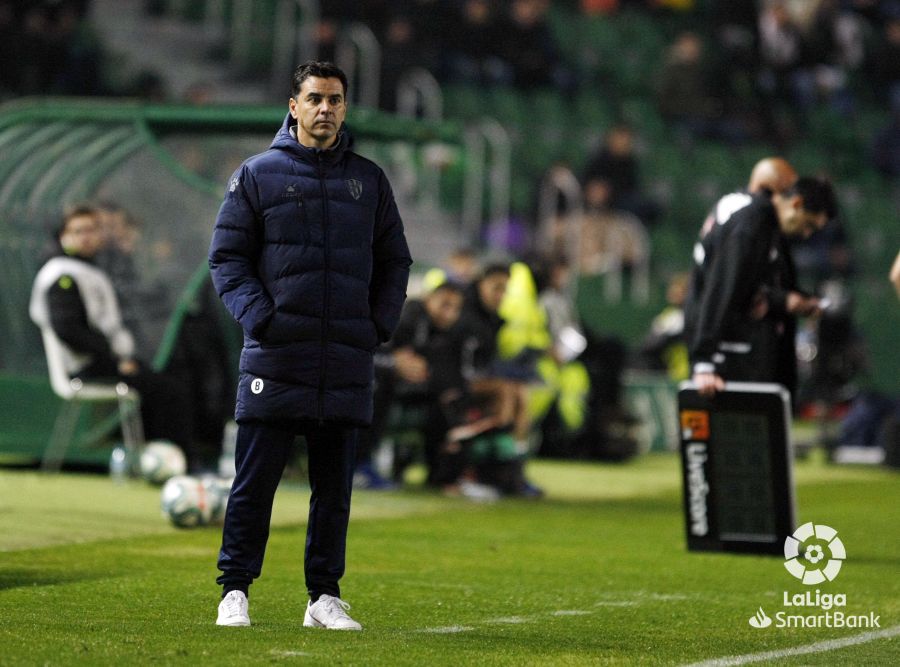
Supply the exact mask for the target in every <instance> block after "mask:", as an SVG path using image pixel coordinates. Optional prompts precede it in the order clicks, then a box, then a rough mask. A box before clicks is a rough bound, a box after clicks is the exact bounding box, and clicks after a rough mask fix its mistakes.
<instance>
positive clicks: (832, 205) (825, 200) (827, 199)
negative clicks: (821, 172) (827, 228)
mask: <svg viewBox="0 0 900 667" xmlns="http://www.w3.org/2000/svg"><path fill="white" fill-rule="evenodd" d="M784 195H785V196H787V197H793V196H794V195H800V197H802V198H803V208H804V210H806V211H808V212H809V213H824V214H825V215H827V216H828V219H829V220H832V219H834V218H836V217H837V213H838V205H837V195H835V193H834V186H833V185H832V184H831V183H830V182H829V181H827V180H825V179H824V178H817V177H813V176H801V177H800V178H798V179H797V182H796V183H794V185H792V186H791V187H790V188H788V190H787V192H785V193H784Z"/></svg>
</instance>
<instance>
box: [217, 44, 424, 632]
mask: <svg viewBox="0 0 900 667" xmlns="http://www.w3.org/2000/svg"><path fill="white" fill-rule="evenodd" d="M346 94H347V78H346V76H345V75H344V73H343V72H342V71H341V70H340V69H338V68H337V67H335V66H334V65H332V64H331V63H322V62H314V61H311V62H307V63H305V64H303V65H301V66H300V67H298V68H297V69H296V70H295V71H294V74H293V78H292V89H291V95H292V96H291V99H290V100H289V109H290V113H289V114H288V116H287V117H286V118H285V122H284V125H283V126H282V128H281V129H280V130H279V132H278V133H277V134H276V136H275V139H274V141H273V142H272V145H271V147H270V148H269V150H268V151H266V152H264V153H261V154H259V155H256V156H254V157H251V158H249V159H248V160H246V161H245V162H244V163H243V164H242V165H241V166H240V168H239V169H238V170H237V171H236V172H235V173H234V176H233V177H232V178H231V180H230V182H229V184H228V188H227V192H226V194H225V201H224V202H223V204H222V207H221V209H220V210H219V215H218V218H217V219H216V226H215V231H214V232H213V239H212V245H211V247H210V252H209V264H210V269H211V271H212V277H213V283H214V284H215V287H216V290H217V292H218V293H219V296H220V297H221V298H222V301H223V302H224V303H225V306H226V307H227V308H228V310H229V311H230V312H231V314H232V315H233V316H234V317H235V319H236V320H237V321H238V322H239V323H240V324H241V326H242V327H243V329H244V349H243V351H242V353H241V361H240V380H239V383H238V395H237V408H236V415H235V416H236V419H237V421H238V424H239V428H238V436H237V449H236V459H235V463H236V467H237V476H236V477H235V480H234V484H233V486H232V491H231V496H230V498H229V500H228V509H227V512H226V516H225V528H224V532H223V539H222V549H221V551H220V554H219V561H218V567H219V569H220V570H221V571H222V575H221V576H219V578H218V579H217V582H218V583H219V584H221V585H222V586H223V595H222V602H221V604H220V605H219V616H218V619H217V621H216V623H217V624H218V625H232V626H234V625H249V624H250V618H249V615H248V611H247V594H248V588H249V585H250V583H251V582H252V581H253V580H254V579H255V578H256V577H258V576H259V574H260V571H261V568H262V561H263V556H264V553H265V547H266V540H267V538H268V534H269V522H270V518H271V510H272V501H273V498H274V494H275V489H276V487H277V486H278V482H279V480H280V478H281V474H282V472H283V469H284V465H285V462H286V457H287V455H288V452H289V450H290V446H291V444H292V442H293V440H294V437H295V436H296V435H298V434H302V435H304V436H305V437H306V441H307V444H308V451H309V481H310V487H311V490H312V496H311V498H310V510H309V523H308V525H307V536H306V554H305V560H304V570H305V574H306V586H307V589H308V592H309V597H310V601H309V603H308V604H307V608H306V614H305V618H304V621H303V624H304V625H305V626H307V627H325V628H330V629H348V630H360V629H361V626H360V624H359V623H357V622H356V621H354V620H353V619H352V618H350V617H349V616H348V615H347V613H346V610H347V609H349V605H347V604H346V603H345V602H343V601H342V600H341V597H340V588H339V586H338V581H339V579H340V578H341V576H342V575H343V573H344V553H345V546H346V535H347V522H348V519H349V514H350V490H351V485H352V477H353V465H354V450H355V447H356V442H357V430H358V427H361V426H366V425H368V424H369V423H370V422H371V421H372V400H373V377H374V371H373V363H372V352H373V350H374V349H375V348H376V347H377V346H378V345H379V344H380V343H383V342H385V341H387V340H388V339H389V338H390V337H391V334H392V333H393V331H394V328H395V326H396V325H397V321H398V319H399V317H400V311H401V309H402V307H403V302H404V300H405V298H406V285H407V280H408V278H409V266H410V264H411V263H412V259H411V258H410V255H409V248H408V246H407V243H406V238H405V236H404V233H403V224H402V222H401V220H400V215H399V213H398V211H397V206H396V204H395V203H394V197H393V194H392V192H391V187H390V184H389V183H388V181H387V178H386V177H385V175H384V172H383V171H382V170H381V169H380V168H379V167H378V166H377V165H375V164H374V163H373V162H371V161H369V160H367V159H365V158H363V157H361V156H359V155H357V154H356V153H354V152H352V151H351V150H350V145H351V137H350V135H349V132H348V131H347V130H346V128H345V127H344V125H343V121H344V116H345V115H346V110H347V105H346Z"/></svg>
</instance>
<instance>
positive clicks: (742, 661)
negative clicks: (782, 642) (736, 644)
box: [686, 625, 900, 667]
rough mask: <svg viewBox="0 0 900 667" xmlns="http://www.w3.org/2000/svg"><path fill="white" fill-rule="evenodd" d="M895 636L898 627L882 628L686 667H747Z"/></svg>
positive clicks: (898, 632) (695, 663) (697, 663)
mask: <svg viewBox="0 0 900 667" xmlns="http://www.w3.org/2000/svg"><path fill="white" fill-rule="evenodd" d="M897 635H900V625H895V626H893V627H890V628H884V629H883V630H875V631H873V632H863V633H862V634H860V635H852V636H850V637H842V638H840V639H827V640H825V641H821V642H816V643H815V644H807V645H806V646H797V647H794V648H785V649H780V650H777V651H764V652H762V653H747V654H746V655H730V656H726V657H724V658H713V659H712V660H704V661H703V662H694V663H691V664H690V665H687V666H686V667H731V666H732V665H749V664H750V663H751V662H762V661H763V660H777V659H779V658H788V657H790V656H794V655H806V654H808V653H824V652H825V651H835V650H837V649H839V648H844V647H846V646H855V645H856V644H865V643H867V642H872V641H875V640H877V639H889V638H891V637H896V636H897Z"/></svg>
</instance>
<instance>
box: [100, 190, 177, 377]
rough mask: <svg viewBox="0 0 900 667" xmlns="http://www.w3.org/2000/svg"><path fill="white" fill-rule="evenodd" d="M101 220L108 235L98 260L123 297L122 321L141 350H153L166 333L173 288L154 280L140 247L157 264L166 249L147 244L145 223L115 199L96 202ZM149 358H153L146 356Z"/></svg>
mask: <svg viewBox="0 0 900 667" xmlns="http://www.w3.org/2000/svg"><path fill="white" fill-rule="evenodd" d="M96 215H97V220H98V222H99V224H100V230H101V232H102V234H103V237H104V244H103V247H102V249H101V250H100V251H99V252H98V253H97V256H96V258H95V263H96V264H97V266H98V267H100V269H102V270H103V271H104V272H106V274H107V275H108V276H109V278H110V280H111V281H112V283H113V286H114V287H115V290H116V296H117V297H118V298H119V304H120V307H121V311H122V320H123V321H124V323H125V326H126V327H127V328H128V329H129V330H130V331H131V332H132V334H133V335H134V336H135V337H136V339H137V342H138V349H140V350H142V351H144V353H152V349H153V346H154V344H155V343H157V342H158V341H159V340H160V338H161V336H162V329H163V328H164V327H165V325H166V323H167V321H168V319H169V314H170V310H171V303H170V296H169V289H168V287H166V285H165V284H163V283H162V282H160V281H158V280H152V279H151V278H150V276H149V275H148V272H147V271H146V270H145V268H144V267H142V266H140V264H139V253H138V251H139V249H140V250H142V251H143V255H144V258H145V260H148V261H149V263H150V264H151V265H157V262H158V260H160V259H163V258H164V256H163V255H161V253H165V250H164V249H160V248H156V247H146V246H145V245H144V244H143V242H142V237H143V231H142V229H141V228H142V226H143V224H142V222H141V221H140V219H138V218H137V217H135V216H134V215H133V214H131V213H130V212H129V211H127V210H126V209H124V208H123V207H122V206H120V205H118V204H116V203H115V202H111V201H101V202H98V203H97V205H96ZM148 255H149V257H148ZM143 361H145V362H147V361H149V358H147V359H143Z"/></svg>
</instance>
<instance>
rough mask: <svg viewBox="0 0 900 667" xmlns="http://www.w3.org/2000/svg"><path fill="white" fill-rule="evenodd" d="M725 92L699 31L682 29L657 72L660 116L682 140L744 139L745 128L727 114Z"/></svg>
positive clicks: (732, 140) (734, 140)
mask: <svg viewBox="0 0 900 667" xmlns="http://www.w3.org/2000/svg"><path fill="white" fill-rule="evenodd" d="M726 92H727V91H725V90H724V84H723V82H722V81H721V77H720V76H719V72H718V71H717V70H716V68H714V67H713V66H712V63H711V61H710V59H709V58H708V57H707V55H706V50H705V47H704V45H703V41H702V39H701V38H700V37H699V35H697V34H696V33H693V32H683V33H681V34H680V35H679V36H678V37H677V38H676V39H675V42H674V43H673V44H672V45H671V46H670V47H669V49H668V52H667V54H666V58H665V62H664V63H663V64H662V67H661V69H660V71H659V75H658V85H657V103H658V106H659V110H660V113H662V115H663V117H664V118H666V120H668V121H669V122H670V123H671V124H672V126H673V128H674V129H675V131H676V133H678V134H679V135H681V138H682V139H683V140H685V141H689V142H690V141H693V140H695V139H717V140H722V141H728V142H732V143H734V142H739V141H743V140H745V139H746V131H745V130H744V128H743V127H742V126H741V125H740V123H737V122H736V121H734V120H732V119H731V118H730V117H729V116H728V115H727V114H726V106H725V99H724V97H725V93H726Z"/></svg>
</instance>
